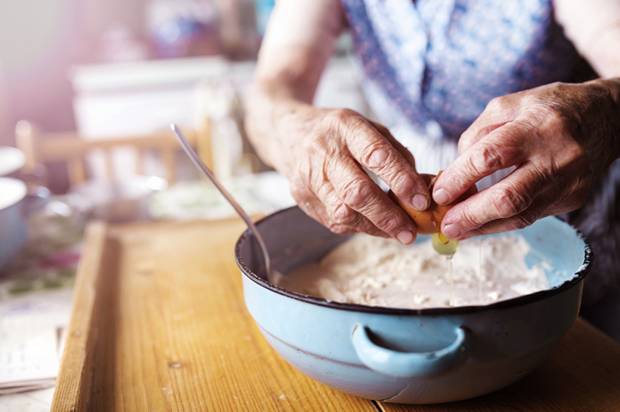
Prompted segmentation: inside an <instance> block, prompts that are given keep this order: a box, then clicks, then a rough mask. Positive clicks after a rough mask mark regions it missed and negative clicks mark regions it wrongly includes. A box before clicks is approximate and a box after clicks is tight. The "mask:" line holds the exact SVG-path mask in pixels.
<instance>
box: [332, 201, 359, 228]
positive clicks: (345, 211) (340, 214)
mask: <svg viewBox="0 0 620 412" xmlns="http://www.w3.org/2000/svg"><path fill="white" fill-rule="evenodd" d="M357 216H358V214H357V213H356V212H354V211H353V210H351V209H350V208H348V207H347V206H346V205H344V204H341V205H338V206H337V207H336V208H335V209H334V213H333V222H334V224H337V225H342V226H350V225H354V224H355V223H356V220H357Z"/></svg>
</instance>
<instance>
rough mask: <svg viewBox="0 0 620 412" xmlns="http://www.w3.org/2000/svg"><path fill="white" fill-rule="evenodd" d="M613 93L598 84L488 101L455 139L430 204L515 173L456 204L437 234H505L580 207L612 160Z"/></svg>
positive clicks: (615, 134) (619, 112)
mask: <svg viewBox="0 0 620 412" xmlns="http://www.w3.org/2000/svg"><path fill="white" fill-rule="evenodd" d="M617 89H618V84H617V83H612V85H610V84H609V83H605V81H598V80H597V81H592V82H588V83H583V84H564V83H554V84H549V85H546V86H541V87H538V88H535V89H531V90H527V91H523V92H519V93H515V94H511V95H507V96H504V97H499V98H496V99H493V100H492V101H491V102H490V103H489V104H488V106H487V107H486V109H485V110H484V112H483V113H482V114H481V115H480V117H479V118H478V119H477V120H476V121H475V122H474V123H473V124H472V125H471V126H470V127H469V128H468V129H467V130H466V131H465V132H464V133H463V135H462V136H461V139H460V141H459V156H458V158H457V159H456V160H455V161H454V163H453V164H452V165H450V166H449V167H448V168H446V169H445V170H444V172H443V173H442V174H441V176H440V177H439V179H438V180H437V182H436V184H435V186H434V189H433V198H434V199H435V201H436V202H437V203H439V204H449V203H451V202H453V201H454V200H455V199H457V198H458V197H459V196H460V195H461V194H462V193H464V192H465V191H466V190H467V189H468V188H469V187H471V186H472V185H474V184H475V183H476V182H477V181H478V180H480V179H481V178H483V177H485V176H488V175H490V174H491V173H493V172H495V171H497V170H499V169H503V168H509V167H515V168H516V169H515V170H514V171H513V172H512V173H510V175H508V176H507V177H506V178H504V179H502V180H500V181H499V182H498V183H496V184H494V185H493V186H491V187H489V188H488V189H486V190H483V191H482V192H480V193H478V194H476V195H474V196H472V197H470V198H468V199H466V200H464V201H462V202H460V203H458V204H456V205H455V206H454V207H453V208H452V209H451V210H450V211H449V212H448V213H447V214H446V216H445V217H444V219H443V221H442V231H443V232H444V233H445V234H446V235H447V236H449V237H452V238H461V239H462V238H465V237H469V236H472V235H476V234H484V233H492V232H499V231H506V230H513V229H517V228H522V227H525V226H527V225H529V224H531V223H533V222H534V221H535V220H536V219H538V218H541V217H543V216H548V215H554V214H559V213H565V212H568V211H572V210H574V209H577V208H578V207H580V206H581V205H583V203H584V201H585V200H586V198H587V196H588V193H589V189H590V186H591V183H592V181H593V179H595V178H597V177H598V176H600V175H601V174H602V173H605V170H606V168H607V167H608V166H609V164H610V163H611V162H612V161H613V160H614V158H616V157H617V156H618V155H619V151H620V150H619V149H618V145H619V142H620V104H619V101H618V100H619V99H618V92H617Z"/></svg>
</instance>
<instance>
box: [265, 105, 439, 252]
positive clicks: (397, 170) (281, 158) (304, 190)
mask: <svg viewBox="0 0 620 412" xmlns="http://www.w3.org/2000/svg"><path fill="white" fill-rule="evenodd" d="M273 133H274V134H273V138H274V139H275V140H276V142H277V144H275V145H274V146H275V147H277V149H276V151H277V153H276V154H275V155H274V154H272V155H271V156H270V157H271V159H272V163H273V164H274V167H275V168H276V169H278V171H279V172H280V173H282V174H284V175H285V176H287V177H288V179H289V182H290V185H291V192H292V194H293V197H294V198H295V200H296V201H297V202H298V204H299V206H300V207H301V208H302V209H303V210H304V211H305V212H306V213H307V214H308V215H310V216H312V217H313V218H314V219H316V220H318V221H319V222H321V223H322V224H323V225H325V226H326V227H328V228H329V229H330V230H332V231H333V232H336V233H350V232H366V233H370V234H373V235H378V236H390V237H394V238H396V239H398V240H399V241H400V242H401V243H404V244H409V243H411V242H413V240H414V239H415V235H416V228H415V224H414V223H413V221H412V220H411V219H410V218H409V217H408V215H407V214H406V213H405V212H404V211H403V210H402V209H401V208H400V207H399V206H397V205H396V204H395V203H394V202H393V201H392V200H390V198H389V197H388V196H387V195H386V194H385V193H384V192H383V191H382V190H381V189H380V188H379V186H377V185H376V184H375V183H374V182H373V180H372V179H371V178H370V177H369V176H368V175H367V174H366V172H365V171H364V168H365V169H367V170H369V171H371V172H373V173H375V174H376V175H377V176H379V177H380V178H381V179H382V180H383V181H384V182H385V183H387V185H388V186H389V187H390V188H391V189H392V191H393V192H394V193H395V194H396V195H397V196H398V197H399V199H401V201H402V202H405V203H407V204H411V205H412V206H414V207H415V208H416V209H420V210H423V209H426V208H427V207H428V204H429V200H430V194H429V193H428V188H427V186H426V184H425V183H424V181H423V180H422V178H421V177H420V176H418V174H417V173H416V171H415V167H414V159H413V157H412V156H411V154H410V153H409V151H408V150H407V149H406V148H405V147H403V146H402V145H400V144H399V143H398V142H397V141H396V139H394V137H392V135H391V134H390V132H389V131H388V130H387V129H386V128H385V127H383V126H381V125H378V124H376V123H373V122H371V121H370V120H368V119H366V118H364V117H363V116H361V115H360V114H358V113H356V112H354V111H352V110H330V109H318V108H316V107H312V106H309V105H293V106H292V107H291V108H290V110H288V111H287V113H286V115H284V116H282V118H281V121H279V122H278V127H277V130H274V131H273Z"/></svg>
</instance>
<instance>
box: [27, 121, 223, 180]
mask: <svg viewBox="0 0 620 412" xmlns="http://www.w3.org/2000/svg"><path fill="white" fill-rule="evenodd" d="M183 132H184V134H185V135H186V137H187V139H188V140H189V141H190V143H191V144H192V146H194V147H195V148H196V149H197V150H198V153H199V154H200V157H201V158H202V160H203V161H205V162H206V163H207V164H208V165H209V166H212V163H213V159H212V156H213V155H212V150H211V134H210V127H209V122H208V120H205V122H204V124H203V126H202V127H201V128H199V129H195V130H187V129H184V130H183ZM15 138H16V142H17V147H18V148H19V149H20V150H21V151H22V152H23V153H24V156H25V158H26V164H25V166H24V169H23V170H24V172H26V173H29V174H32V175H35V176H39V177H43V180H44V181H46V180H47V174H46V171H47V165H48V164H49V163H52V162H60V163H65V164H66V166H67V171H68V174H69V182H70V184H71V186H75V185H79V184H81V183H84V182H85V181H86V180H87V172H86V170H87V169H86V165H85V159H86V157H87V156H88V155H89V154H91V153H96V152H100V153H102V155H103V159H104V169H105V177H106V178H107V179H108V180H114V179H116V178H117V177H118V176H117V174H116V171H115V170H114V162H113V156H114V152H115V151H116V150H117V149H120V148H129V149H131V150H132V151H133V152H134V153H135V159H136V161H135V165H136V170H135V173H137V174H144V168H145V158H146V155H147V153H148V152H155V153H157V154H158V156H159V159H160V161H161V164H162V165H163V168H164V176H165V178H166V180H167V181H168V182H169V183H174V181H175V179H176V160H175V159H176V153H177V152H178V150H179V149H180V146H179V144H178V142H177V141H176V139H175V138H174V136H173V135H172V133H171V132H170V131H169V129H167V128H166V129H163V130H161V131H157V132H153V133H148V134H141V135H128V136H111V137H97V138H96V139H85V138H82V137H80V135H78V134H77V133H75V132H72V133H41V132H40V131H39V130H37V128H36V127H35V126H34V125H33V124H31V123H30V122H27V121H23V120H22V121H20V122H18V123H17V126H16V128H15Z"/></svg>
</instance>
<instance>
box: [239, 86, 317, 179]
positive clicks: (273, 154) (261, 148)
mask: <svg viewBox="0 0 620 412" xmlns="http://www.w3.org/2000/svg"><path fill="white" fill-rule="evenodd" d="M245 107H246V115H245V127H246V131H247V134H248V138H249V140H250V142H251V143H252V145H253V146H254V148H255V150H256V152H257V153H258V155H259V156H260V157H261V159H262V160H263V161H264V162H265V163H267V164H268V165H269V166H272V167H274V168H276V169H278V170H279V165H280V163H281V161H280V160H281V159H282V158H283V147H284V146H286V145H285V142H284V139H286V138H287V137H290V136H289V135H290V134H291V132H292V131H293V130H292V129H294V128H295V125H296V124H297V125H298V124H300V116H303V113H305V112H307V111H308V110H307V109H308V108H311V107H312V106H310V105H308V104H306V103H303V102H300V101H298V100H296V99H294V98H292V97H290V95H289V94H288V93H287V92H286V90H281V89H280V88H275V87H274V88H272V87H269V86H268V85H265V84H261V83H257V84H255V85H254V86H253V87H252V88H251V89H250V91H249V93H248V95H247V97H246V100H245ZM284 150H285V149H284ZM284 156H286V154H284Z"/></svg>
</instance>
